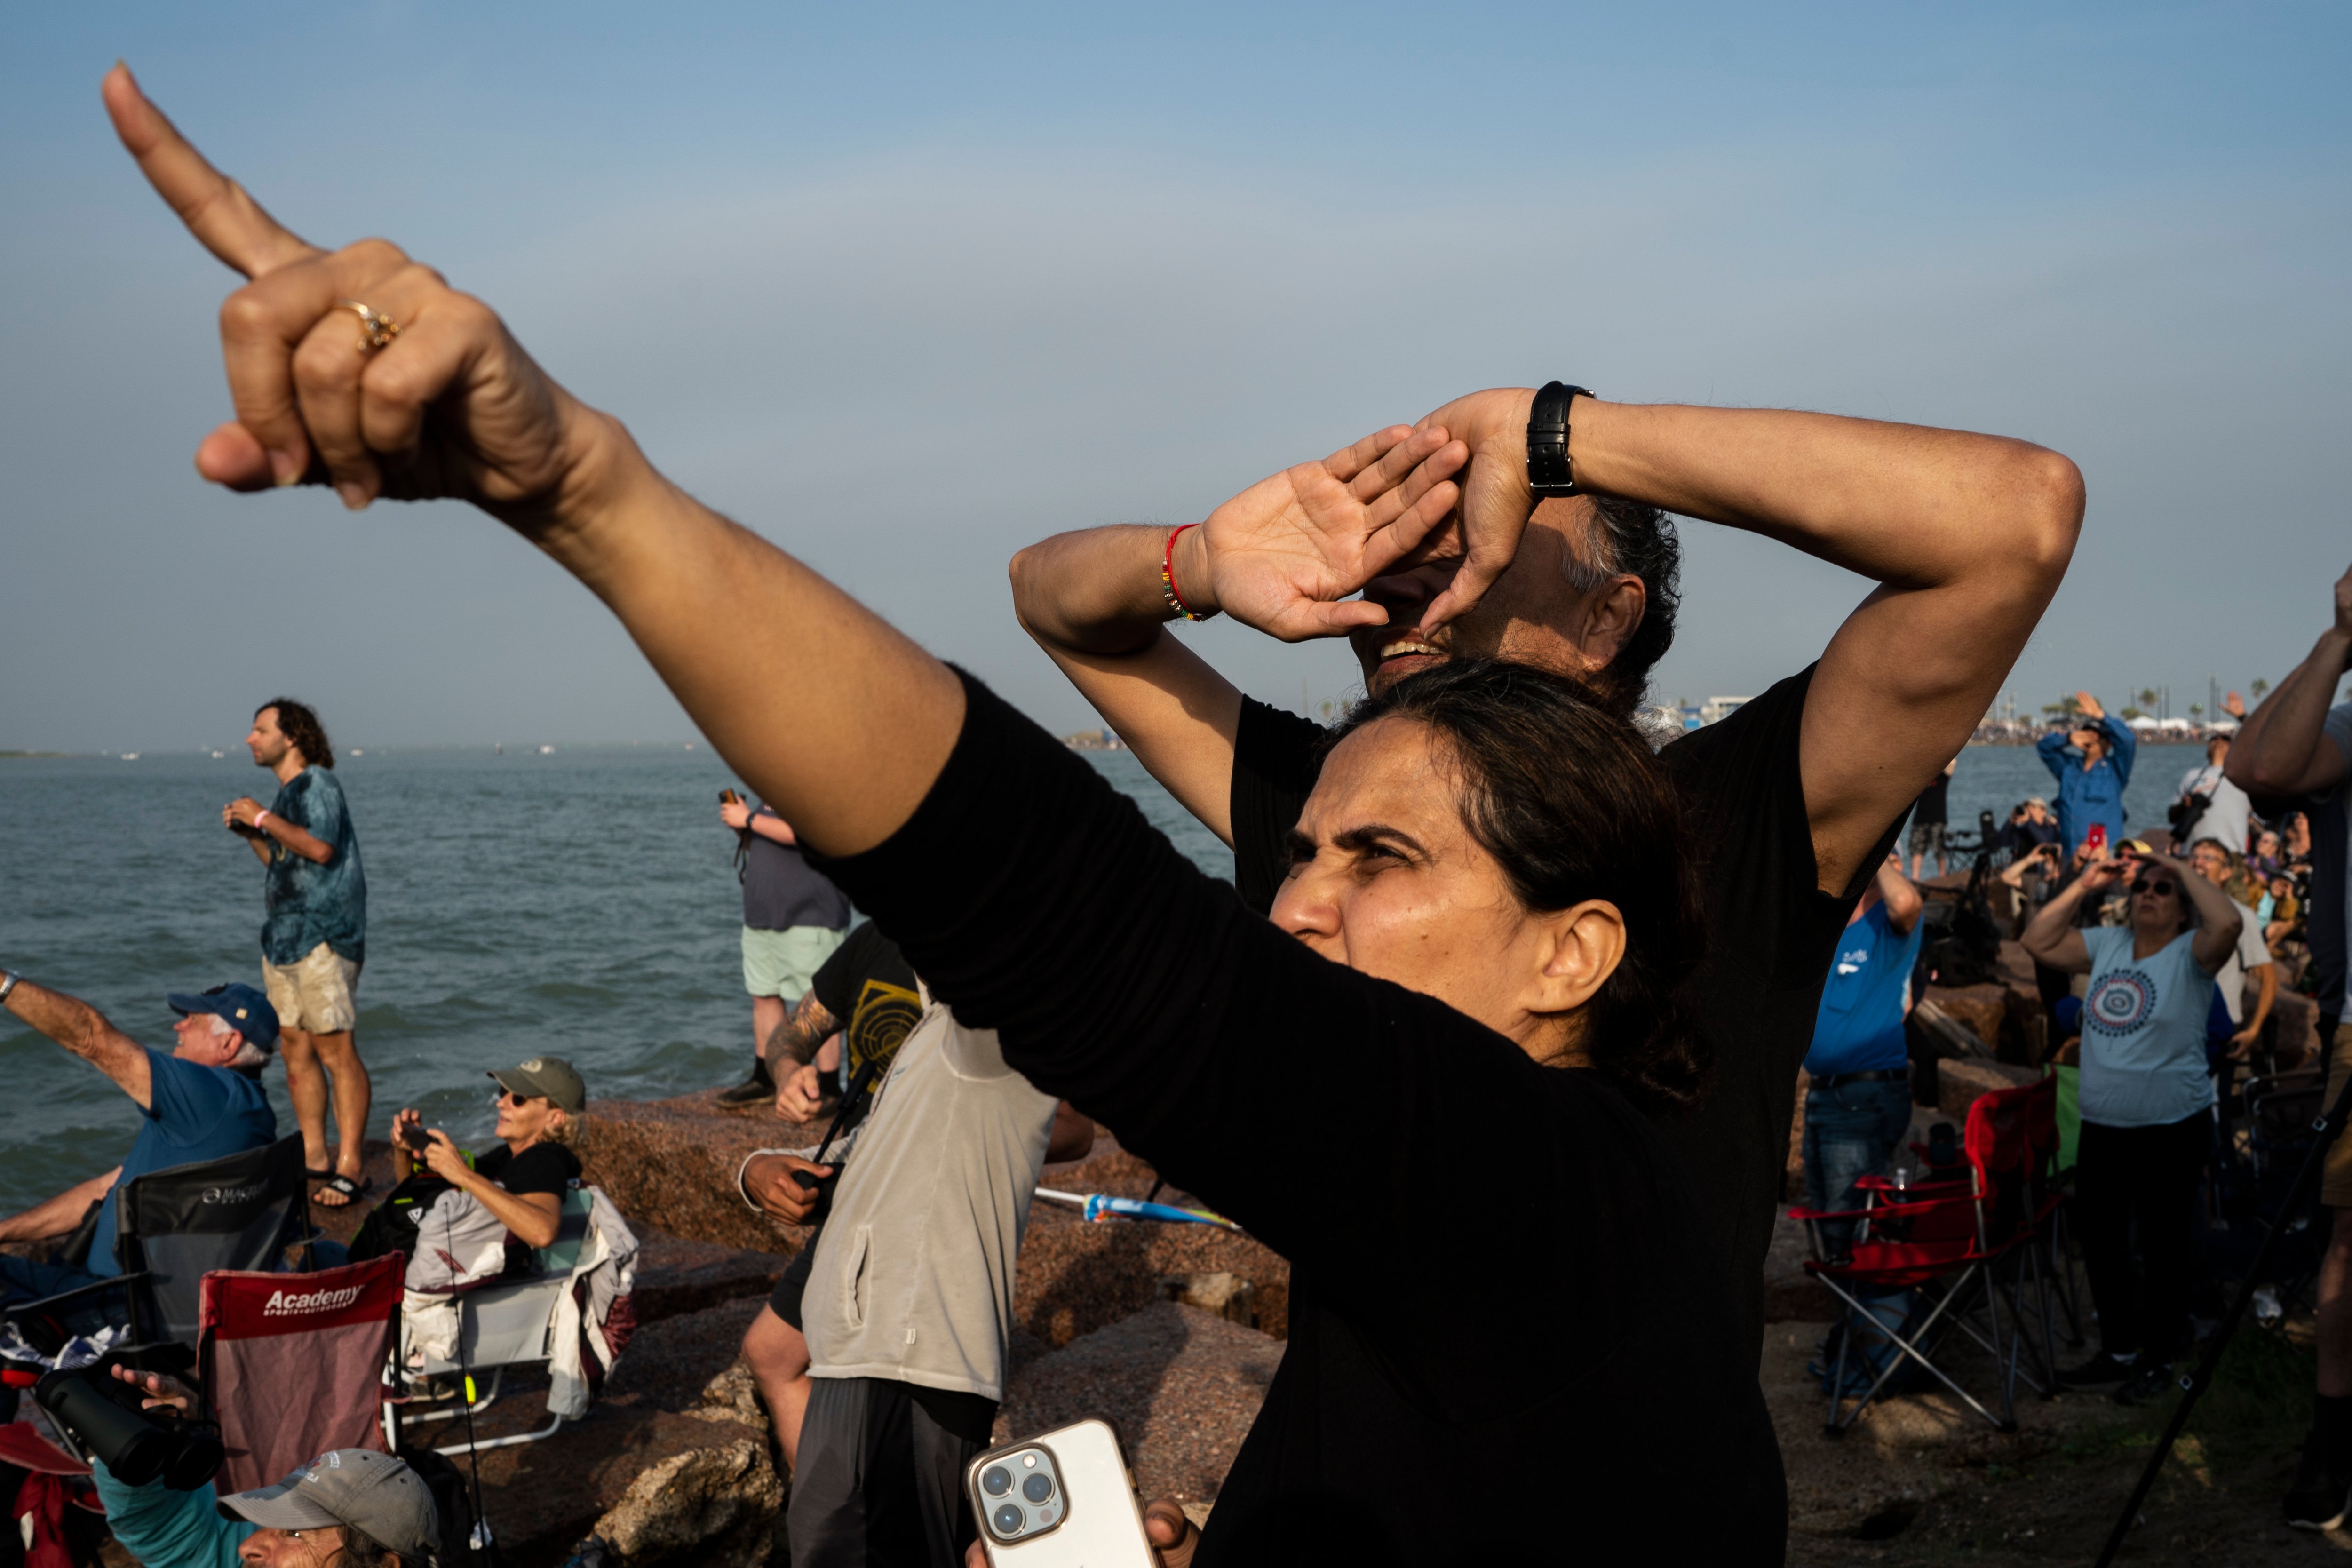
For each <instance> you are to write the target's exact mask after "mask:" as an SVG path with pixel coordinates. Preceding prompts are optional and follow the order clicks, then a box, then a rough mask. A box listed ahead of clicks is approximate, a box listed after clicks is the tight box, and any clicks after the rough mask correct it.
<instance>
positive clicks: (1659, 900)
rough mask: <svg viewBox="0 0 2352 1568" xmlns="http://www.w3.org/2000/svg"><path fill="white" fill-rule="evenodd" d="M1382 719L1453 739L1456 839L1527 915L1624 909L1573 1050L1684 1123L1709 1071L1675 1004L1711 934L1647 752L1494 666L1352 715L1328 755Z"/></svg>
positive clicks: (1600, 706)
mask: <svg viewBox="0 0 2352 1568" xmlns="http://www.w3.org/2000/svg"><path fill="white" fill-rule="evenodd" d="M1381 719H1407V720H1411V721H1413V722H1415V723H1419V724H1424V725H1427V726H1428V727H1429V728H1430V729H1431V730H1432V731H1435V732H1436V733H1437V734H1438V735H1440V736H1442V737H1443V738H1444V742H1445V743H1446V745H1447V747H1448V748H1450V750H1451V752H1452V753H1453V758H1454V764H1455V770H1456V771H1455V777H1454V781H1453V782H1454V788H1455V793H1456V795H1457V798H1458V804H1459V805H1460V809H1461V813H1462V822H1463V826H1465V827H1467V828H1468V829H1469V831H1470V835H1471V837H1474V838H1475V839H1476V840H1477V841H1478V843H1479V845H1480V846H1481V847H1484V848H1485V849H1486V853H1488V854H1489V855H1492V856H1493V857H1494V858H1495V861H1496V864H1497V865H1498V866H1500V867H1501V868H1502V869H1503V874H1504V875H1505V876H1506V877H1507V878H1509V879H1510V882H1511V889H1512V891H1513V892H1514V893H1515V894H1516V895H1517V898H1518V900H1519V902H1520V904H1521V905H1522V906H1523V907H1525V908H1527V909H1528V910H1537V911H1550V910H1564V909H1568V908H1570V906H1572V905H1574V904H1578V903H1580V902H1582V901H1584V900H1587V899H1600V900H1606V901H1607V902H1609V903H1612V904H1614V905H1616V906H1617V909H1618V911H1619V912H1620V913H1621V914H1622V915H1623V916H1624V920H1625V955H1624V957H1623V959H1622V961H1621V962H1620V963H1618V965H1617V968H1616V971H1615V972H1614V973H1612V974H1611V975H1610V976H1609V978H1608V979H1607V980H1606V981H1604V982H1603V983H1602V984H1601V990H1600V992H1599V993H1598V994H1596V995H1594V997H1593V998H1592V1000H1591V1002H1589V1003H1587V1004H1586V1005H1585V1006H1584V1009H1583V1011H1584V1022H1585V1027H1584V1034H1583V1038H1582V1039H1581V1041H1580V1042H1579V1045H1580V1049H1581V1050H1582V1052H1583V1054H1584V1056H1585V1058H1587V1059H1588V1060H1589V1061H1590V1062H1591V1064H1592V1068H1593V1070H1594V1071H1595V1072H1596V1073H1597V1074H1598V1075H1599V1076H1600V1077H1601V1079H1603V1080H1604V1081H1606V1082H1607V1083H1609V1084H1610V1085H1611V1086H1612V1088H1614V1089H1617V1090H1618V1091H1619V1092H1620V1093H1622V1094H1623V1095H1624V1096H1625V1097H1626V1098H1627V1099H1629V1100H1633V1102H1634V1103H1635V1104H1636V1105H1638V1106H1640V1107H1641V1108H1642V1109H1643V1110H1647V1111H1650V1112H1652V1113H1653V1114H1656V1113H1661V1112H1678V1111H1682V1110H1688V1109H1689V1108H1690V1107H1691V1106H1692V1105H1693V1104H1694V1103H1696V1100H1697V1099H1698V1097H1699V1094H1700V1093H1701V1091H1702V1090H1703V1089H1705V1088H1706V1079H1707V1077H1708V1075H1709V1073H1710V1072H1711V1071H1712V1070H1713V1068H1714V1064H1715V1058H1714V1051H1713V1048H1712V1047H1710V1046H1709V1045H1708V1044H1707V1042H1706V1037H1704V1036H1703V1035H1702V1034H1701V1033H1700V1032H1699V1029H1698V1027H1697V1026H1696V1020H1695V1019H1694V1018H1693V1016H1691V1014H1690V1012H1689V1010H1688V1006H1687V1004H1686V1003H1685V1001H1684V1000H1683V999H1682V996H1681V991H1682V985H1683V982H1684V980H1685V979H1686V978H1687V977H1688V976H1689V974H1690V973H1691V972H1692V971H1693V970H1694V969H1696V967H1697V966H1698V963H1699V960H1700V958H1701V957H1703V956H1704V954H1705V952H1706V920H1705V916H1704V914H1703V912H1702V909H1701V904H1700V899H1699V882H1698V872H1697V868H1696V865H1695V864H1694V863H1693V862H1692V860H1691V858H1690V856H1689V854H1688V853H1687V852H1686V850H1685V846H1684V842H1683V819H1682V804H1681V800H1680V797H1679V795H1677V793H1676V791H1675V785H1674V781H1673V780H1672V779H1671V778H1670V777H1668V775H1667V773H1666V770H1665V767H1664V764H1663V763H1660V762H1659V761H1658V759H1657V758H1656V757H1655V756H1654V755H1653V754H1652V753H1651V751H1650V748H1649V746H1648V744H1647V743H1646V742H1644V741H1643V739H1642V737H1641V736H1640V735H1639V734H1638V733H1636V732H1635V731H1634V730H1633V726H1632V725H1630V724H1628V723H1627V722H1626V721H1624V719H1623V718H1622V717H1621V716H1620V715H1619V714H1618V713H1617V712H1615V711H1614V710H1612V706H1611V704H1610V702H1609V700H1608V699H1607V697H1606V696H1605V695H1604V694H1601V693H1597V692H1594V691H1592V690H1591V689H1588V688H1587V687H1585V686H1583V685H1582V684H1580V682H1578V681H1576V680H1574V679H1570V678H1569V677H1567V676H1562V675H1554V674H1552V673H1550V672H1549V671H1547V670H1541V669H1537V668H1533V667H1531V666H1528V665H1524V664H1510V663H1506V662H1504V661H1502V660H1499V659H1486V658H1457V659H1451V660H1448V661H1447V662H1446V663H1444V664H1442V665H1439V666H1437V667H1436V668H1432V669H1428V670H1424V671H1423V672H1422V673H1421V674H1419V675H1415V676H1412V678H1410V679H1405V680H1401V681H1399V682H1398V683H1397V684H1396V685H1395V686H1394V687H1392V688H1391V689H1389V690H1388V691H1387V692H1386V693H1385V694H1383V695H1381V696H1379V697H1373V698H1368V699H1366V700H1364V701H1362V702H1360V703H1358V704H1357V705H1356V707H1355V709H1354V710H1353V711H1351V712H1350V713H1349V715H1348V718H1347V720H1346V721H1345V722H1344V723H1342V724H1341V725H1340V726H1339V729H1338V730H1336V731H1333V733H1332V737H1331V743H1332V744H1335V745H1336V744H1337V743H1338V742H1339V741H1340V740H1341V739H1343V738H1345V737H1346V736H1348V735H1349V734H1352V733H1353V732H1354V731H1358V730H1360V729H1362V728H1363V727H1364V726H1365V725H1367V724H1370V723H1371V722H1373V721H1376V720H1381Z"/></svg>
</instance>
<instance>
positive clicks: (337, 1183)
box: [310, 1174, 368, 1209]
mask: <svg viewBox="0 0 2352 1568" xmlns="http://www.w3.org/2000/svg"><path fill="white" fill-rule="evenodd" d="M367 1190H368V1184H367V1183H366V1182H364V1181H358V1182H354V1181H352V1179H351V1178H350V1177H349V1176H346V1175H341V1174H333V1175H330V1176H328V1177H327V1179H326V1180H325V1181H324V1182H322V1183H321V1184H320V1187H319V1190H318V1191H317V1192H315V1193H312V1194H310V1201H311V1202H312V1203H314V1204H319V1206H320V1208H322V1209H347V1208H349V1207H351V1206H352V1205H353V1204H355V1203H357V1202H359V1201H360V1194H362V1193H364V1192H366V1191H367ZM329 1193H333V1194H335V1195H336V1196H338V1197H340V1198H341V1199H342V1200H343V1201H342V1202H341V1203H339V1204H320V1203H319V1200H320V1198H321V1197H323V1196H325V1195H326V1194H329Z"/></svg>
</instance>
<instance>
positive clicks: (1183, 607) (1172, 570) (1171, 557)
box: [1160, 522, 1217, 621]
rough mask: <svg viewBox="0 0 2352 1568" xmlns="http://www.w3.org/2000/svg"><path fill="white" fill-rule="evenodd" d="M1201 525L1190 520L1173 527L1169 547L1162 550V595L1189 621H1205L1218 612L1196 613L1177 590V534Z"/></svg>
mask: <svg viewBox="0 0 2352 1568" xmlns="http://www.w3.org/2000/svg"><path fill="white" fill-rule="evenodd" d="M1200 526H1201V525H1200V524H1199V523H1197V522H1188V523H1184V524H1182V525H1181V526H1180V527H1177V528H1174V529H1171V531H1169V534H1168V548H1167V549H1166V551H1164V552H1161V554H1160V597H1162V598H1164V599H1166V600H1167V601H1168V607H1169V608H1170V609H1171V610H1173V611H1175V612H1176V613H1177V614H1178V615H1180V616H1183V617H1184V618H1185V619H1186V620H1188V621H1205V620H1207V619H1208V618H1209V616H1213V615H1215V614H1216V613H1217V612H1216V611H1214V610H1211V611H1210V612H1209V616H1203V615H1200V614H1197V613H1195V612H1194V610H1193V608H1192V605H1188V604H1186V603H1185V602H1184V595H1181V594H1180V593H1178V592H1177V591H1176V536H1177V535H1178V534H1180V533H1182V532H1183V531H1184V530H1185V529H1187V528H1198V527H1200Z"/></svg>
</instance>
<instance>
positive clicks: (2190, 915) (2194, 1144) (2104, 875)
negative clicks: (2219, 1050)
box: [2021, 852, 2243, 1404]
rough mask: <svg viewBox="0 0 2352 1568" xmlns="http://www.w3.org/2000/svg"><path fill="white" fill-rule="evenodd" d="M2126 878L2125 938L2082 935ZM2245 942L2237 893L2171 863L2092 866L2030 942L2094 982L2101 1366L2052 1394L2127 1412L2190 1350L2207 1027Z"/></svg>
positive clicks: (2093, 1252) (2085, 1169) (2080, 1224)
mask: <svg viewBox="0 0 2352 1568" xmlns="http://www.w3.org/2000/svg"><path fill="white" fill-rule="evenodd" d="M2125 879H2129V885H2130V889H2131V900H2130V908H2129V917H2128V918H2129V923H2128V924H2126V925H2121V926H2095V927H2089V928H2079V927H2076V926H2075V925H2074V924H2073V923H2072V922H2073V921H2074V915H2075V911H2076V910H2077V909H2078V907H2080V906H2081V905H2082V903H2083V901H2084V900H2085V899H2093V900H2095V899H2097V898H2099V897H2102V896H2104V895H2105V892H2106V890H2107V889H2109V888H2111V887H2113V886H2115V885H2116V883H2118V882H2121V881H2124V880H2125ZM2242 929H2243V926H2242V920H2241V918H2240V916H2239V913H2238V906H2237V905H2236V904H2234V903H2232V902H2231V900H2230V897H2229V895H2228V894H2226V893H2224V892H2223V891H2221V889H2219V888H2217V887H2215V886H2214V885H2213V884H2212V883H2210V882H2209V881H2207V880H2206V879H2204V878H2203V877H2200V876H2199V875H2198V874H2197V873H2196V872H2194V871H2192V870H2190V869H2189V868H2188V866H2186V865H2185V864H2183V863H2182V862H2181V861H2179V860H2178V859H2175V858H2172V857H2171V856H2168V855H2156V854H2149V853H2145V852H2142V853H2134V854H2126V855H2125V856H2122V857H2115V856H2109V855H2106V854H2105V853H2099V852H2095V853H2094V854H2093V857H2092V858H2091V860H2090V863H2089V864H2087V865H2086V866H2085V867H2084V869H2083V873H2082V875H2080V876H2079V877H2076V878H2075V879H2074V881H2073V882H2072V883H2070V884H2068V886H2067V887H2066V888H2065V889H2063V891H2061V892H2060V893H2059V894H2058V896H2057V897H2055V898H2053V899H2052V900H2050V902H2049V903H2047V904H2045V905H2043V906H2042V910H2041V912H2040V913H2038V914H2036V915H2035V916H2034V917H2033V919H2032V922H2031V923H2029V924H2028V925H2027V926H2026V928H2025V933H2024V935H2023V937H2022V938H2021V941H2022V942H2023V943H2024V945H2025V950H2026V952H2030V953H2032V955H2033V957H2034V960H2035V962H2036V963H2043V964H2047V965H2049V966H2050V967H2051V968H2053V969H2056V970H2060V971H2062V972H2064V973H2072V974H2083V973H2087V974H2089V975H2090V977H2091V979H2090V989H2089V991H2088V992H2087V993H2086V994H2084V999H2083V1047H2082V1054H2083V1060H2082V1068H2083V1078H2082V1109H2083V1132H2082V1140H2081V1142H2080V1143H2079V1144H2078V1146H2077V1147H2078V1150H2079V1152H2078V1154H2077V1157H2076V1158H2077V1163H2076V1166H2075V1183H2076V1185H2075V1195H2074V1216H2075V1225H2076V1234H2077V1235H2079V1236H2080V1237H2081V1238H2082V1244H2083V1256H2084V1264H2085V1266H2086V1268H2088V1271H2089V1273H2090V1277H2091V1300H2092V1303H2093V1305H2094V1306H2095V1307H2096V1308H2097V1310H2098V1317H2099V1352H2098V1353H2097V1354H2096V1355H2095V1356H2093V1357H2092V1358H2091V1359H2090V1360H2089V1361H2086V1362H2084V1363H2082V1364H2081V1365H2079V1366H2074V1367H2069V1368H2066V1369H2065V1370H2063V1371H2061V1372H2060V1373H2059V1374H2058V1381H2059V1382H2061V1383H2063V1384H2073V1385H2083V1384H2108V1383H2120V1384H2123V1386H2122V1388H2121V1389H2119V1390H2118V1391H2117V1393H2116V1399H2117V1400H2118V1401H2120V1402H2122V1403H2125V1404H2140V1403H2145V1402H2146V1401H2147V1400H2150V1399H2154V1398H2156V1397H2158V1396H2159V1395H2160V1394H2162V1393H2163V1392H2164V1390H2165V1389H2166V1388H2168V1386H2169V1385H2170V1367H2169V1363H2171V1362H2172V1361H2173V1360H2174V1359H2176V1358H2177V1357H2179V1355H2181V1354H2183V1353H2185V1352H2187V1351H2188V1350H2189V1284H2190V1279H2191V1275H2192V1271H2193V1269H2194V1268H2195V1263H2196V1248H2195V1241H2194V1238H2193V1237H2192V1236H2191V1234H2190V1231H2189V1215H2190V1210H2191V1208H2192V1206H2193V1200H2194V1198H2195V1196H2196V1192H2197V1183H2198V1180H2199V1177H2200V1175H2201V1173H2203V1171H2204V1167H2205V1156H2206V1152H2207V1150H2208V1149H2209V1147H2210V1142H2211V1138H2212V1105H2213V1083H2212V1079H2210V1077H2209V1076H2208V1073H2207V1069H2206V1062H2205V1023H2206V1018H2207V1016H2208V1015H2209V1013H2210V1009H2211V1007H2212V1002H2213V976H2214V975H2215V974H2216V973H2219V972H2220V971H2221V967H2222V965H2224V964H2226V963H2229V961H2230V956H2231V953H2232V952H2236V951H2237V946H2238V938H2239V934H2240V932H2241V931H2242ZM2135 1237H2137V1246H2138V1256H2139V1258H2141V1259H2144V1260H2145V1267H2144V1268H2143V1267H2142V1266H2141V1264H2140V1263H2139V1262H2136V1261H2135V1258H2134V1245H2133V1244H2134V1240H2135Z"/></svg>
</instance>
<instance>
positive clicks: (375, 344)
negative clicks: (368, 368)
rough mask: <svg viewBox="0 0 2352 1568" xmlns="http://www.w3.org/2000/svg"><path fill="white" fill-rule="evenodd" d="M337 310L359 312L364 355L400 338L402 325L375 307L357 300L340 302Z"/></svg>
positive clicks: (337, 304)
mask: <svg viewBox="0 0 2352 1568" xmlns="http://www.w3.org/2000/svg"><path fill="white" fill-rule="evenodd" d="M335 309H337V310H352V311H356V312H358V315H359V318H360V329H361V331H362V332H363V333H364V334H365V335H364V336H362V338H361V339H360V341H359V350H360V353H374V352H375V351H376V350H378V349H380V348H383V347H384V346H385V345H386V344H388V343H390V342H392V340H393V339H394V338H396V337H398V336H400V323H399V322H398V321H394V320H393V319H392V318H391V317H390V316H387V315H385V314H383V312H382V311H381V310H376V309H374V308H373V306H369V305H362V304H361V303H360V302H359V301H358V300H336V301H335Z"/></svg>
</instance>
